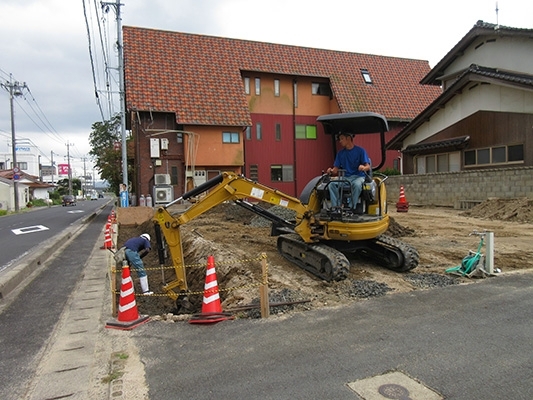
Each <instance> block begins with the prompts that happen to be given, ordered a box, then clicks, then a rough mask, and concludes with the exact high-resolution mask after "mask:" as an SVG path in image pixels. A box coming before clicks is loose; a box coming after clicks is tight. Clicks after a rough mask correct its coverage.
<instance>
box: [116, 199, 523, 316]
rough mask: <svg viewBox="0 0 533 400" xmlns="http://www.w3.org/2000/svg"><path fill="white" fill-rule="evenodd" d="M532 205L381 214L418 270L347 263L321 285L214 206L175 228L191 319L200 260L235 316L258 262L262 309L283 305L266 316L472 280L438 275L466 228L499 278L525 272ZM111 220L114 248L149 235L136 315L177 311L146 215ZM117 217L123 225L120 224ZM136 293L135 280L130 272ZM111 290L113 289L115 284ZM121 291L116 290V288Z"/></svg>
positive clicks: (452, 261)
mask: <svg viewBox="0 0 533 400" xmlns="http://www.w3.org/2000/svg"><path fill="white" fill-rule="evenodd" d="M531 203H532V201H531V200H527V199H516V200H512V201H509V200H507V201H502V200H491V201H488V202H485V203H482V204H480V205H478V206H477V207H475V208H473V209H471V210H468V211H460V210H454V209H451V208H450V209H449V208H424V207H411V208H410V209H409V211H408V212H403V213H398V212H395V211H394V210H392V211H391V212H390V225H389V229H388V231H387V233H386V234H387V235H389V236H392V237H396V238H401V239H400V240H402V241H404V242H406V243H408V244H410V245H411V246H413V247H415V248H416V249H417V250H418V252H419V255H420V264H419V266H418V268H416V269H415V270H413V271H411V272H409V273H404V274H399V273H395V272H392V271H390V270H387V269H385V268H383V267H379V266H376V265H375V264H374V263H372V262H369V261H368V260H364V259H359V258H357V257H355V256H350V257H349V261H350V263H351V270H350V273H349V275H348V278H347V279H346V280H344V281H341V282H325V281H322V280H320V279H318V278H316V277H314V276H313V275H310V274H308V273H307V272H305V271H303V270H302V269H300V268H298V267H296V266H294V265H293V264H291V263H289V262H288V261H287V260H285V259H284V258H283V257H281V255H280V254H279V253H278V252H277V248H276V240H277V238H276V237H272V236H270V223H269V222H268V221H267V220H265V219H264V218H261V217H258V216H257V215H256V214H254V213H252V212H250V211H248V210H246V209H243V208H242V207H239V206H237V205H235V204H233V203H228V204H222V205H220V206H218V207H216V208H214V209H212V210H210V211H208V212H206V213H204V214H202V215H200V216H199V217H197V218H195V219H193V220H191V221H189V222H188V223H187V224H185V225H183V226H182V227H181V233H182V242H183V254H184V259H185V265H186V266H187V270H186V271H187V282H188V284H189V291H191V292H192V293H193V294H191V295H189V296H188V297H189V301H190V302H191V303H192V306H193V312H200V311H201V301H202V298H203V286H204V282H205V266H206V262H207V257H208V256H209V255H213V256H214V257H215V265H216V272H217V279H218V285H219V289H220V290H221V293H220V296H221V300H222V307H223V309H224V310H230V309H235V310H239V308H241V309H242V307H244V308H247V307H249V306H250V305H254V304H255V305H257V304H258V298H259V288H258V285H259V283H260V282H261V261H260V256H261V254H266V256H267V263H268V281H269V294H270V301H271V302H274V303H276V302H280V303H284V304H283V305H280V306H276V307H272V309H271V313H272V314H273V315H275V314H284V313H286V312H295V311H305V310H309V309H316V308H321V307H330V306H339V305H342V304H347V303H350V302H353V301H364V299H366V298H369V297H374V296H383V295H388V294H391V293H399V292H406V291H412V290H428V289H432V288H434V287H442V286H447V285H451V284H457V283H466V282H472V280H469V279H467V278H462V277H458V276H455V275H453V276H452V275H449V274H446V273H445V270H446V269H447V268H449V267H453V266H456V265H459V264H460V263H461V260H462V259H463V258H464V257H465V256H466V255H467V254H468V250H469V249H474V248H476V246H477V237H473V236H470V233H471V232H472V231H474V230H483V229H486V230H490V231H493V232H495V254H494V259H495V267H498V268H500V269H501V270H502V271H504V272H505V271H510V270H521V269H529V268H533V251H532V250H531V249H530V247H531V245H530V243H531V241H532V240H533V237H532V236H533V226H532V225H529V224H530V223H531V221H533V219H532V211H531ZM121 211H122V210H121V209H119V212H118V213H117V217H118V222H119V230H118V233H119V235H118V245H119V246H121V245H122V244H123V243H124V242H125V241H126V240H127V239H128V238H129V237H131V236H138V235H140V234H141V233H144V232H147V233H149V234H150V235H151V236H152V238H153V240H152V246H154V249H153V251H152V252H150V253H149V254H148V255H147V256H146V257H145V258H144V259H143V261H144V263H145V265H146V267H147V269H148V277H149V281H150V287H151V289H152V290H154V292H155V293H156V295H155V296H151V297H146V296H139V297H138V299H137V302H138V306H139V309H140V312H142V313H144V314H149V315H152V316H156V315H167V313H175V312H176V304H175V303H174V302H173V301H172V300H170V299H169V298H168V297H167V296H166V294H165V293H164V291H163V285H164V284H166V283H169V282H171V281H172V280H173V279H174V278H175V271H174V268H173V267H171V266H170V267H169V265H171V264H172V263H171V262H170V261H169V260H168V258H167V259H166V260H165V263H164V264H163V265H161V264H160V262H159V257H158V251H157V249H156V248H155V247H156V240H155V231H154V226H153V222H152V221H151V219H150V218H151V215H152V214H153V210H152V209H149V208H147V207H130V208H128V209H127V211H124V212H121ZM270 211H272V212H276V213H279V215H280V216H281V217H282V218H285V219H288V220H290V219H291V218H293V217H294V214H293V213H292V212H291V211H289V210H286V209H284V208H282V207H279V208H274V207H272V208H270ZM121 218H124V220H121ZM132 275H133V278H134V281H135V285H136V291H137V293H138V290H139V288H138V281H137V279H136V278H137V277H136V275H135V272H132ZM118 285H120V282H118ZM117 287H120V286H117ZM257 307H258V305H257V306H256V308H253V307H252V308H247V309H246V310H241V311H236V312H235V314H236V315H237V316H238V317H243V318H256V317H258V316H259V310H258V308H257Z"/></svg>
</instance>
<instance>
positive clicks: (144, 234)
mask: <svg viewBox="0 0 533 400" xmlns="http://www.w3.org/2000/svg"><path fill="white" fill-rule="evenodd" d="M141 237H142V238H144V239H146V240H148V241H150V235H149V234H147V233H143V234H142V235H141Z"/></svg>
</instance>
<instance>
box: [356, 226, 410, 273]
mask: <svg viewBox="0 0 533 400" xmlns="http://www.w3.org/2000/svg"><path fill="white" fill-rule="evenodd" d="M360 253H362V254H363V255H364V256H365V257H367V258H369V259H371V260H374V261H376V262H377V263H379V264H380V265H382V266H383V267H385V268H388V269H390V270H392V271H396V272H407V271H410V270H412V269H414V268H416V267H417V266H418V262H419V260H420V256H419V255H418V251H417V250H416V249H415V248H414V247H412V246H410V245H408V244H407V243H404V242H402V241H400V240H397V239H394V238H391V237H390V236H386V235H379V236H378V237H377V238H375V239H373V240H371V241H369V242H368V245H367V246H365V247H363V248H361V249H360Z"/></svg>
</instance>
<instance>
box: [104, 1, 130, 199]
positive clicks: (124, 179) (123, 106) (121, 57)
mask: <svg viewBox="0 0 533 400" xmlns="http://www.w3.org/2000/svg"><path fill="white" fill-rule="evenodd" d="M100 4H101V5H102V7H103V8H104V11H105V12H107V11H108V9H109V6H111V7H113V8H114V9H115V14H116V21H117V51H118V74H119V93H120V137H121V140H122V184H123V185H124V187H125V192H126V193H125V194H123V193H120V195H121V199H122V198H123V197H124V199H125V203H126V204H124V201H122V202H121V204H122V206H126V207H127V206H128V204H127V202H128V200H127V199H128V190H129V188H128V147H127V143H126V95H125V89H124V65H123V63H124V52H123V46H122V18H121V16H120V6H122V5H123V4H121V3H120V0H116V1H115V2H114V3H111V2H101V3H100Z"/></svg>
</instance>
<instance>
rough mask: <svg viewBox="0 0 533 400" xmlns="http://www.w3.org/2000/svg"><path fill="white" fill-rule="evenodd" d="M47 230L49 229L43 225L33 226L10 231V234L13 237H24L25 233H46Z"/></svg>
mask: <svg viewBox="0 0 533 400" xmlns="http://www.w3.org/2000/svg"><path fill="white" fill-rule="evenodd" d="M48 229H50V228H47V227H46V226H44V225H34V226H27V227H25V228H20V229H11V232H13V233H14V234H15V235H25V234H26V233H33V232H41V231H47V230H48Z"/></svg>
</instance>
